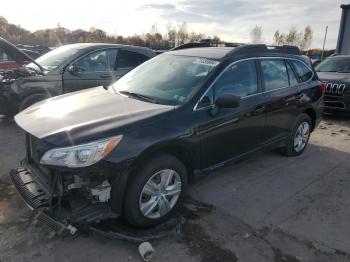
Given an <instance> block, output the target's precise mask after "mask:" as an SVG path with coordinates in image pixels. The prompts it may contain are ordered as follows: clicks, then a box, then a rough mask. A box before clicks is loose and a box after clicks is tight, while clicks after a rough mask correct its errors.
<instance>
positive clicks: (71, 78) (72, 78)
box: [63, 48, 117, 93]
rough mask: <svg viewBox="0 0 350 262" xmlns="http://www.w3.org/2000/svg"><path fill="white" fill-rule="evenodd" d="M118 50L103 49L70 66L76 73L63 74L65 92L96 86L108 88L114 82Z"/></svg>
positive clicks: (67, 71)
mask: <svg viewBox="0 0 350 262" xmlns="http://www.w3.org/2000/svg"><path fill="white" fill-rule="evenodd" d="M116 57H117V48H109V49H102V50H97V51H94V52H91V53H89V54H85V55H83V56H81V57H80V58H79V59H78V60H76V61H75V62H74V63H73V64H71V65H70V66H73V68H74V72H70V71H69V70H67V69H68V68H69V67H70V66H68V67H67V69H66V70H65V72H64V73H63V88H64V91H65V92H66V93H67V92H74V91H78V90H81V89H85V88H90V87H95V86H101V85H103V86H108V85H110V84H111V83H112V82H113V81H114V76H115V73H116V71H115V68H116Z"/></svg>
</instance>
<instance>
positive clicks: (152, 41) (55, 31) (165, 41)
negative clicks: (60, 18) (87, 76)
mask: <svg viewBox="0 0 350 262" xmlns="http://www.w3.org/2000/svg"><path fill="white" fill-rule="evenodd" d="M0 36H2V37H3V38H5V39H7V40H8V41H10V42H12V43H14V44H27V45H42V46H60V45H63V44H71V43H87V42H89V43H91V42H92V43H99V42H103V43H116V44H127V45H137V46H146V47H150V48H154V49H169V48H172V47H175V46H178V45H181V44H184V43H187V42H198V41H201V40H204V39H205V40H209V39H210V40H214V41H215V42H220V38H219V37H218V36H215V35H214V36H208V35H206V34H203V33H196V32H193V31H190V30H189V28H188V26H187V23H186V22H183V23H180V24H175V25H174V24H173V23H168V24H167V26H166V33H164V34H161V33H160V32H159V30H158V26H157V24H154V25H153V26H152V27H151V29H150V31H149V32H148V33H144V34H135V35H133V36H127V37H125V36H122V35H111V34H108V33H107V32H105V31H104V30H101V29H98V28H95V27H92V28H90V30H88V31H86V30H83V29H77V30H70V29H67V28H64V27H62V26H60V25H59V24H58V25H57V27H56V28H50V29H42V30H36V31H34V32H31V31H29V30H26V29H24V28H22V27H20V26H18V25H15V24H11V23H9V22H8V21H7V20H6V18H4V17H1V16H0ZM250 37H251V41H250V42H251V43H255V44H259V43H264V42H265V40H264V39H263V29H262V26H258V25H256V26H255V27H254V28H253V29H252V30H251V32H250ZM312 39H313V31H312V29H311V27H310V26H307V27H305V29H304V30H303V31H300V32H298V30H297V29H296V28H295V27H291V28H290V30H289V32H287V33H283V32H280V31H279V30H277V31H276V32H275V34H274V36H273V44H274V45H296V46H298V47H299V48H300V49H301V50H306V49H307V48H309V47H310V45H311V43H312Z"/></svg>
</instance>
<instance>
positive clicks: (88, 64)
mask: <svg viewBox="0 0 350 262" xmlns="http://www.w3.org/2000/svg"><path fill="white" fill-rule="evenodd" d="M116 57H117V50H116V49H107V50H99V51H96V52H93V53H91V54H89V55H86V56H84V57H83V58H81V59H80V60H79V61H77V62H76V63H75V64H74V66H75V67H77V68H78V69H79V70H80V71H82V72H106V71H113V70H114V67H115V61H116Z"/></svg>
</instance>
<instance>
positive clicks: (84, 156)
mask: <svg viewBox="0 0 350 262" xmlns="http://www.w3.org/2000/svg"><path fill="white" fill-rule="evenodd" d="M122 138H123V136H122V135H120V136H116V137H111V138H108V139H103V140H98V141H94V142H91V143H88V144H82V145H77V146H71V147H62V148H55V149H51V150H49V151H47V152H46V153H45V154H44V155H43V157H42V158H41V160H40V163H41V164H43V165H53V166H66V167H72V168H77V167H85V166H91V165H93V164H95V163H97V162H98V161H100V160H101V159H102V158H104V157H105V156H107V155H108V154H109V153H110V152H111V151H112V150H113V149H114V148H115V147H116V146H117V145H118V144H119V143H120V141H121V140H122Z"/></svg>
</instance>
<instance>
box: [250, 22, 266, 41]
mask: <svg viewBox="0 0 350 262" xmlns="http://www.w3.org/2000/svg"><path fill="white" fill-rule="evenodd" d="M250 38H251V43H252V44H261V43H262V42H263V41H262V26H258V25H256V26H255V27H254V28H253V29H252V31H251V32H250Z"/></svg>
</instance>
